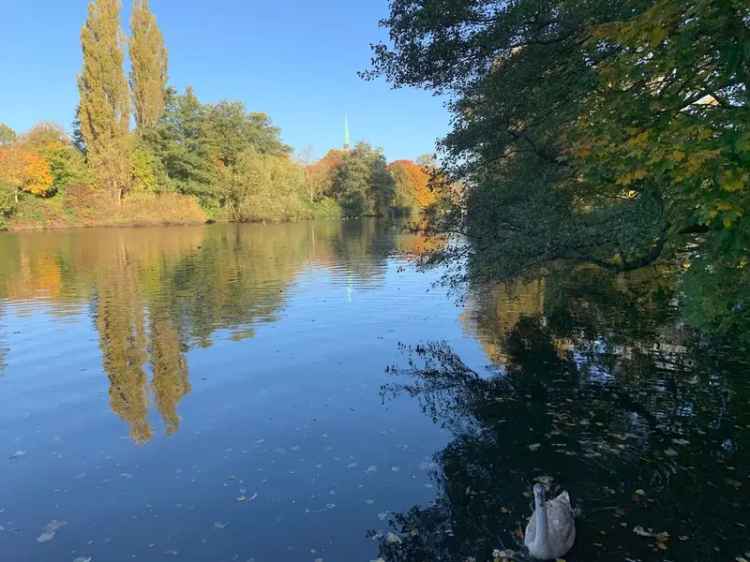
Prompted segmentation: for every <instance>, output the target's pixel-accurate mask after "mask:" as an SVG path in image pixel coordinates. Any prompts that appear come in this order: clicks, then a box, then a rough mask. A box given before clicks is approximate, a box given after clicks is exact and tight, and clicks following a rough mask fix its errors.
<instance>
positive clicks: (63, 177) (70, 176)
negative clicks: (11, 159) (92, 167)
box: [18, 122, 89, 192]
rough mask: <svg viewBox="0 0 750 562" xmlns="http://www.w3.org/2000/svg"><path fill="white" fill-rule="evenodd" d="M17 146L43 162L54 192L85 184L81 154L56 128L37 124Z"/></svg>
mask: <svg viewBox="0 0 750 562" xmlns="http://www.w3.org/2000/svg"><path fill="white" fill-rule="evenodd" d="M18 142H19V145H20V146H22V147H23V148H24V149H26V150H31V151H33V152H36V153H38V154H39V155H41V156H42V157H43V158H44V159H45V160H46V161H47V164H48V165H49V170H50V173H51V174H52V183H53V186H54V190H55V191H56V192H60V191H62V190H64V189H65V188H66V187H67V186H69V185H71V184H75V183H86V182H88V180H89V177H88V170H87V169H86V164H85V161H84V158H83V154H82V153H81V152H80V150H78V148H77V147H76V146H75V145H74V144H73V142H72V140H71V139H70V137H69V136H68V135H67V133H66V132H65V130H64V129H63V128H62V127H60V126H59V125H57V124H55V123H50V122H41V123H38V124H37V125H34V127H32V128H31V130H29V131H28V132H26V133H24V134H23V135H22V136H21V137H20V139H19V141H18Z"/></svg>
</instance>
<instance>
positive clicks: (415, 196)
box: [388, 160, 436, 215]
mask: <svg viewBox="0 0 750 562" xmlns="http://www.w3.org/2000/svg"><path fill="white" fill-rule="evenodd" d="M388 170H389V171H390V173H391V175H392V176H393V179H394V180H395V186H396V195H395V200H394V207H395V208H396V209H399V210H400V212H401V213H404V214H407V215H416V214H418V213H419V212H420V211H421V210H423V209H425V208H427V207H429V206H430V205H431V204H432V203H434V202H435V199H436V196H435V193H433V191H432V190H431V189H430V185H429V184H430V174H429V173H428V172H427V170H425V168H424V167H422V166H420V165H418V164H415V163H414V162H412V161H411V160H397V161H395V162H392V163H391V164H389V165H388Z"/></svg>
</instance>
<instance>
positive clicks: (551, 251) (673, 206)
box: [365, 0, 750, 276]
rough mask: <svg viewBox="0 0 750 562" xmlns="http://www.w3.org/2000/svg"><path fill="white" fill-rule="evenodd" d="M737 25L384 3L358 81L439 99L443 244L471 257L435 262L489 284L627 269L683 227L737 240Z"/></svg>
mask: <svg viewBox="0 0 750 562" xmlns="http://www.w3.org/2000/svg"><path fill="white" fill-rule="evenodd" d="M749 16H750V14H748V8H747V5H746V2H741V1H740V0H727V1H726V2H714V1H710V0H690V1H680V0H656V1H654V0H595V1H592V2H568V1H565V0H549V1H544V2H538V1H537V0H518V1H516V2H500V1H491V2H487V1H480V0H470V1H468V2H465V1H458V0H447V1H446V0H426V1H425V0H394V1H393V2H392V3H391V10H390V14H389V17H388V18H386V19H385V20H384V21H383V22H382V24H383V25H384V26H385V27H387V28H388V29H389V31H390V35H391V39H392V46H389V45H384V44H380V45H376V46H375V47H374V49H375V51H374V60H373V70H372V71H371V72H368V73H365V76H367V77H372V76H375V75H385V76H386V78H388V79H389V80H390V81H391V82H392V83H394V84H395V85H397V86H407V85H409V86H421V87H425V88H428V89H431V90H433V91H435V92H438V93H447V94H450V97H451V100H452V101H451V102H450V104H449V107H450V108H451V110H452V111H453V114H454V117H455V118H454V127H453V129H452V131H451V132H450V133H449V134H448V135H447V136H446V138H445V139H443V141H441V143H440V149H441V152H442V153H443V156H444V158H443V162H444V165H445V171H446V172H447V173H448V174H449V176H450V179H453V180H461V181H462V182H463V184H464V186H465V191H464V196H463V197H462V198H461V199H460V200H459V202H458V204H459V209H458V211H457V212H453V213H449V214H447V215H446V216H448V217H450V218H451V221H449V222H448V223H446V224H443V225H441V227H442V228H444V229H445V230H448V231H460V232H463V233H464V234H466V235H467V236H469V241H470V243H469V244H468V245H467V246H465V247H463V248H458V249H456V247H455V246H454V247H452V248H451V253H449V254H445V255H444V256H443V257H444V258H446V259H452V258H455V257H465V256H467V255H468V256H469V257H471V258H472V259H470V260H469V263H473V264H474V265H475V266H476V267H475V268H474V271H473V272H472V271H470V272H469V273H470V274H473V273H479V274H482V273H487V274H488V275H490V276H495V275H498V274H503V275H505V274H515V273H518V272H519V271H523V270H524V269H527V268H530V267H535V266H538V265H541V264H544V263H548V262H550V261H554V260H567V261H574V262H580V261H590V262H594V263H597V264H599V265H601V266H602V267H606V268H609V269H615V270H628V269H634V268H638V267H641V266H642V265H644V264H647V263H650V262H652V261H654V260H656V259H658V258H659V257H660V256H661V255H662V254H663V253H664V250H665V248H671V247H675V246H677V247H679V246H681V245H684V244H685V240H684V239H683V238H681V233H682V232H685V231H686V230H689V229H690V228H695V227H698V228H706V227H709V226H710V225H711V224H713V225H716V226H718V225H721V226H722V227H723V228H724V229H733V230H734V231H735V233H736V232H738V231H741V230H744V229H743V228H740V223H741V222H742V217H745V216H746V215H747V213H746V209H748V205H749V202H748V199H747V196H746V193H747V191H746V189H745V187H744V186H746V185H747V183H748V182H747V180H748V177H747V175H746V170H747V150H746V148H745V147H746V142H747V141H746V139H747V136H746V135H747V133H746V126H745V125H744V124H745V123H748V122H750V121H749V120H748V118H747V89H748V88H747V81H748V80H747V76H748V54H747V51H746V49H744V48H743V47H742V45H746V44H747V43H748V25H747V22H748V17H749ZM540 77H542V78H543V79H540ZM690 155H692V158H691V157H690ZM733 238H734V239H735V242H734V243H733V244H734V246H735V247H741V248H747V244H746V243H738V242H736V239H737V238H738V237H737V236H734V237H733ZM740 238H741V237H740ZM745 239H746V237H745ZM483 256H484V257H487V258H488V259H486V260H483V259H481V258H482V257H483ZM500 256H503V260H502V263H501V262H498V257H500ZM484 266H486V269H483V267H484ZM499 267H502V269H503V271H500V270H499V269H498V268H499Z"/></svg>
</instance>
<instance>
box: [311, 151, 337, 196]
mask: <svg viewBox="0 0 750 562" xmlns="http://www.w3.org/2000/svg"><path fill="white" fill-rule="evenodd" d="M345 154H346V152H345V151H343V150H338V149H335V148H332V149H331V150H329V151H328V152H326V155H325V156H323V158H321V159H320V160H318V161H317V162H315V163H314V164H311V165H308V166H307V167H306V168H307V183H308V191H309V193H310V200H311V201H316V200H318V199H319V198H320V197H325V196H329V195H331V194H332V192H333V183H334V180H335V176H336V172H337V170H338V169H339V167H340V166H341V164H342V163H343V161H344V155H345Z"/></svg>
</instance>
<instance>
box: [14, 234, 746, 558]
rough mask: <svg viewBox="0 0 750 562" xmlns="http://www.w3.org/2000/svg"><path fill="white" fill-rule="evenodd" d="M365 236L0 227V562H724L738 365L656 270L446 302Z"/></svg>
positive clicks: (741, 490) (737, 498)
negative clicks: (496, 551)
mask: <svg viewBox="0 0 750 562" xmlns="http://www.w3.org/2000/svg"><path fill="white" fill-rule="evenodd" d="M429 245H430V242H429V241H427V240H424V239H422V238H419V237H416V236H413V235H405V234H401V233H400V231H399V229H398V228H396V227H395V226H392V225H387V224H383V223H376V222H374V221H372V222H351V223H343V224H338V223H331V224H327V223H326V224H298V225H279V226H261V225H257V226H237V225H229V226H224V225H221V226H220V225H214V226H206V227H196V228H162V229H122V230H120V229H107V230H75V231H65V232H50V233H29V234H0V257H1V261H0V397H2V405H3V407H2V408H0V453H1V456H0V477H1V478H2V482H3V486H2V487H0V560H12V561H14V562H16V561H17V562H25V561H47V560H49V561H63V562H64V561H70V562H73V561H74V560H78V562H83V561H85V560H88V559H89V558H91V560H92V562H99V561H101V562H105V561H106V562H119V561H130V560H146V561H151V560H155V561H160V560H165V561H169V560H183V561H186V562H193V561H196V562H198V561H201V562H203V561H205V562H223V561H241V562H245V561H249V560H254V561H256V562H264V561H275V562H278V561H282V560H289V561H298V560H299V561H306V560H307V561H310V562H313V561H315V560H319V559H320V560H324V561H342V562H344V561H347V562H348V561H354V560H363V561H368V560H375V559H377V558H383V559H384V560H387V561H403V562H427V561H434V560H459V561H462V560H466V559H467V558H469V557H476V558H477V560H480V561H482V560H490V559H491V552H492V549H493V548H512V549H518V547H519V529H520V528H521V527H523V526H524V525H525V520H526V518H527V517H528V515H529V513H530V499H529V496H528V490H529V488H530V486H531V485H532V484H533V482H535V481H541V482H544V483H545V484H546V485H547V486H548V488H549V490H550V492H554V491H556V490H558V489H559V488H560V487H565V488H566V489H568V490H569V491H570V492H571V494H572V496H573V497H574V500H575V502H576V504H577V507H578V508H579V510H580V515H579V518H578V526H579V540H578V543H577V545H576V547H575V549H574V551H573V552H572V553H571V554H570V555H569V556H568V560H581V561H584V560H585V561H594V560H613V561H614V560H626V559H630V560H717V561H718V560H733V559H735V558H736V557H742V556H745V557H750V552H749V553H748V554H747V555H746V554H744V553H745V552H747V551H750V540H748V538H747V537H748V534H750V453H749V452H748V451H749V450H750V449H749V446H750V403H749V397H750V389H749V387H748V382H747V381H748V380H749V379H748V377H749V376H750V372H748V367H747V365H748V364H747V362H746V360H745V358H746V356H747V350H735V349H732V348H731V347H729V348H718V347H711V346H708V345H707V344H706V342H705V341H704V340H702V339H701V338H699V337H698V336H697V335H696V334H693V333H691V332H690V331H689V330H688V329H687V328H686V327H685V326H684V325H683V324H682V322H681V321H680V318H679V315H677V314H676V312H675V311H674V309H673V305H674V301H675V298H676V295H678V292H679V288H678V287H677V286H676V284H675V282H674V281H673V280H672V279H671V278H670V277H669V276H668V275H662V274H661V273H660V272H657V271H651V272H643V273H641V274H639V275H635V276H630V277H628V278H624V277H618V278H609V277H604V278H602V277H601V276H596V275H594V274H592V273H580V272H579V273H577V274H576V275H574V276H570V275H569V276H562V275H560V276H553V277H550V278H547V279H545V280H525V281H519V282H518V283H514V284H510V285H505V286H496V287H470V288H468V290H467V292H466V294H465V299H464V300H463V301H462V302H460V303H457V301H456V297H455V295H454V296H450V295H446V293H445V291H444V290H443V289H440V288H437V289H436V288H433V283H434V282H435V281H437V280H438V278H439V276H440V272H439V271H434V272H430V273H419V272H417V271H415V268H414V265H413V260H412V259H411V256H413V255H414V254H417V253H419V252H420V251H422V250H423V249H424V248H426V247H428V246H429Z"/></svg>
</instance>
